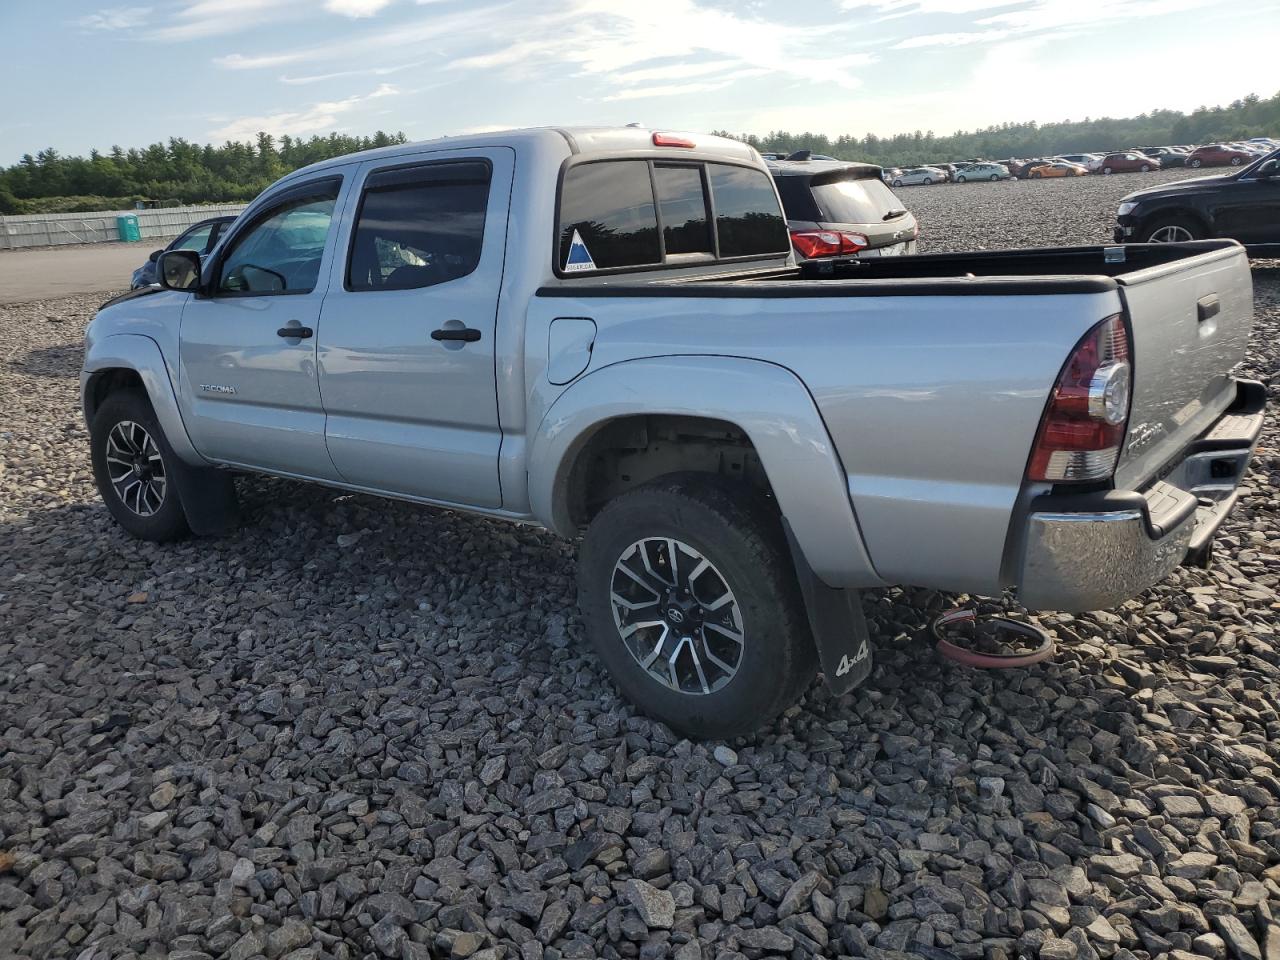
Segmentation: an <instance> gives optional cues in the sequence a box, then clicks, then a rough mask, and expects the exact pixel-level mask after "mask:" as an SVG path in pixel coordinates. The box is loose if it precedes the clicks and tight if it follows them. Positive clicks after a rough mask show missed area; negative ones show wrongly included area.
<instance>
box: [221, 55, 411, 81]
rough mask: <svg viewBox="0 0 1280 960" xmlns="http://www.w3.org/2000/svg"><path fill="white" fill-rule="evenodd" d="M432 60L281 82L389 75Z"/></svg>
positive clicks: (283, 79) (289, 79)
mask: <svg viewBox="0 0 1280 960" xmlns="http://www.w3.org/2000/svg"><path fill="white" fill-rule="evenodd" d="M430 62H431V61H430V60H414V61H413V62H412V63H402V64H399V65H398V66H394V67H368V68H367V69H362V70H338V71H336V72H334V73H315V74H309V75H305V76H301V77H291V76H287V75H286V76H282V77H281V78H280V82H281V83H285V84H288V85H290V86H302V85H305V84H308V83H323V82H324V81H326V80H339V79H342V78H343V77H389V76H391V74H393V73H399V72H400V71H402V70H412V69H413V68H414V67H420V66H422V65H423V64H424V63H430ZM221 65H222V66H231V67H232V69H235V65H234V64H221Z"/></svg>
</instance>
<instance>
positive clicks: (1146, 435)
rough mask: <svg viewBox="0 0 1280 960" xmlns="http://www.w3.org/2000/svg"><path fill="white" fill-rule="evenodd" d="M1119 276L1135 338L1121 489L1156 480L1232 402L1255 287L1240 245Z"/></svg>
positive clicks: (1118, 483)
mask: <svg viewBox="0 0 1280 960" xmlns="http://www.w3.org/2000/svg"><path fill="white" fill-rule="evenodd" d="M1116 279H1117V281H1118V283H1119V284H1120V295H1121V297H1122V299H1123V301H1124V305H1125V312H1126V314H1127V315H1128V318H1129V324H1130V329H1131V330H1132V334H1133V355H1132V356H1133V406H1132V409H1131V412H1130V415H1129V430H1128V433H1127V434H1126V436H1125V444H1124V450H1123V451H1122V452H1121V455H1120V462H1119V465H1118V467H1117V469H1116V478H1115V483H1116V487H1117V488H1119V489H1122V490H1123V489H1135V488H1138V487H1141V486H1142V485H1143V484H1144V483H1146V482H1147V481H1148V480H1150V479H1151V478H1152V477H1154V476H1156V475H1157V474H1158V473H1159V471H1160V469H1161V468H1162V467H1163V466H1165V464H1166V463H1168V462H1169V461H1170V460H1172V459H1173V458H1174V457H1176V456H1177V455H1178V454H1179V453H1180V452H1181V451H1182V449H1183V448H1184V447H1186V446H1187V444H1189V443H1190V442H1191V441H1192V440H1193V439H1194V438H1195V437H1197V436H1198V435H1199V434H1200V433H1202V432H1203V431H1204V430H1205V429H1207V428H1208V426H1209V425H1210V424H1211V423H1212V422H1213V421H1214V420H1215V419H1216V418H1217V417H1218V416H1219V415H1220V414H1221V413H1222V411H1223V410H1225V409H1226V407H1227V406H1228V405H1229V404H1230V403H1231V401H1232V399H1233V398H1234V397H1235V394H1236V391H1235V386H1234V382H1233V380H1232V376H1231V374H1232V372H1233V370H1234V369H1235V367H1236V365H1237V364H1239V363H1240V362H1241V361H1242V360H1243V359H1244V355H1245V349H1246V348H1247V346H1248V343H1249V332H1250V329H1251V328H1252V326H1253V282H1252V278H1251V276H1250V274H1249V260H1248V258H1247V257H1246V256H1245V252H1244V248H1243V247H1228V248H1223V249H1217V250H1213V251H1210V252H1208V253H1203V254H1199V255H1196V256H1191V257H1187V258H1185V259H1181V260H1175V261H1173V262H1172V263H1168V264H1164V265H1161V266H1157V267H1151V268H1149V269H1146V270H1140V271H1137V272H1135V273H1129V274H1124V275H1122V276H1119V277H1117V278H1116Z"/></svg>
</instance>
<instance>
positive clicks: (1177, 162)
mask: <svg viewBox="0 0 1280 960" xmlns="http://www.w3.org/2000/svg"><path fill="white" fill-rule="evenodd" d="M1130 152H1131V153H1141V154H1143V155H1144V156H1148V157H1151V158H1153V159H1155V160H1159V161H1160V167H1161V169H1168V168H1169V167H1185V166H1186V165H1187V153H1186V151H1185V150H1175V149H1173V147H1138V148H1137V149H1136V150H1132V151H1130Z"/></svg>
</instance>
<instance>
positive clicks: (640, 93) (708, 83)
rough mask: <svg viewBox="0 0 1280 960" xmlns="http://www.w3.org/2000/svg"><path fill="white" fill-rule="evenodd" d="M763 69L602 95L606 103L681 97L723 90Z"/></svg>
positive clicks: (754, 75)
mask: <svg viewBox="0 0 1280 960" xmlns="http://www.w3.org/2000/svg"><path fill="white" fill-rule="evenodd" d="M765 72H766V71H764V70H748V71H744V72H742V73H739V74H734V75H733V76H732V77H726V78H724V79H723V80H701V81H694V82H691V83H659V84H654V85H653V86H650V87H626V88H625V89H623V90H619V91H617V92H616V93H611V94H609V95H608V96H605V97H602V98H601V99H602V100H604V101H605V102H606V103H609V102H613V101H617V100H648V99H652V98H653V97H683V96H687V95H688V94H691V93H709V92H710V91H712V90H723V89H724V88H725V87H727V86H729V85H730V84H732V83H733V82H734V81H735V80H739V79H744V78H746V77H758V76H760V75H761V74H763V73H765Z"/></svg>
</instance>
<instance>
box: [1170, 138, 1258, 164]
mask: <svg viewBox="0 0 1280 960" xmlns="http://www.w3.org/2000/svg"><path fill="white" fill-rule="evenodd" d="M1257 159H1258V158H1257V155H1255V154H1252V153H1248V152H1247V151H1245V150H1237V149H1236V148H1235V147H1228V146H1226V145H1224V144H1221V143H1209V144H1206V145H1205V146H1203V147H1196V149H1194V150H1192V151H1191V154H1190V155H1189V156H1188V157H1187V166H1188V167H1226V166H1232V167H1239V166H1243V165H1244V164H1246V163H1252V162H1253V161H1254V160H1257Z"/></svg>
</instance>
